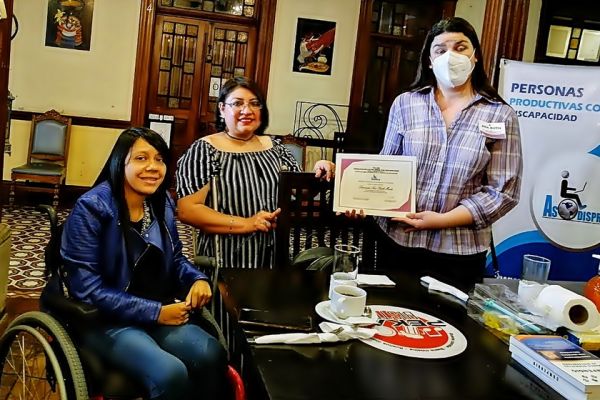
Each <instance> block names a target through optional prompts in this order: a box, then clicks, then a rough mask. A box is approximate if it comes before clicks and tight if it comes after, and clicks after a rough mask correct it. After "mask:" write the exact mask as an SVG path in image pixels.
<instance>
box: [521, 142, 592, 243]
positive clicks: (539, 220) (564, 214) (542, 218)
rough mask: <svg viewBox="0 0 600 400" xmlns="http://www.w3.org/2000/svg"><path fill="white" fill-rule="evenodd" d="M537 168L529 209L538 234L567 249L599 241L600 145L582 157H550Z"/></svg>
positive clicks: (574, 155)
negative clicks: (537, 174) (538, 169)
mask: <svg viewBox="0 0 600 400" xmlns="http://www.w3.org/2000/svg"><path fill="white" fill-rule="evenodd" d="M540 171H541V172H540V175H539V176H538V178H537V179H536V182H535V186H534V189H533V194H532V199H531V211H532V214H533V219H534V222H535V224H536V225H537V227H538V228H539V230H540V231H541V233H542V234H543V235H544V236H546V238H547V239H548V240H550V241H551V242H553V243H555V244H556V245H558V246H560V247H563V248H567V249H573V250H585V249H589V248H592V247H595V246H597V245H598V244H600V182H599V181H600V179H599V177H598V171H600V146H598V147H597V148H596V149H594V150H592V151H591V152H589V153H587V154H585V155H584V156H583V157H582V156H581V155H580V154H577V155H576V154H563V155H559V156H557V157H554V158H552V159H549V160H548V161H547V163H546V164H545V165H544V166H543V167H542V168H540Z"/></svg>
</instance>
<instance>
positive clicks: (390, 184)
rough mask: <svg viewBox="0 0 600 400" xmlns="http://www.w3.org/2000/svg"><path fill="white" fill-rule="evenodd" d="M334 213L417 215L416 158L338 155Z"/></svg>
mask: <svg viewBox="0 0 600 400" xmlns="http://www.w3.org/2000/svg"><path fill="white" fill-rule="evenodd" d="M335 164H336V166H337V167H336V174H335V182H334V190H333V211H339V212H344V211H346V210H352V209H355V210H357V211H358V210H361V209H362V210H364V212H365V214H367V215H378V216H382V217H403V216H404V215H406V213H410V212H415V209H416V196H415V188H416V182H417V159H416V158H415V157H409V156H384V155H375V154H351V153H338V154H337V155H336V159H335Z"/></svg>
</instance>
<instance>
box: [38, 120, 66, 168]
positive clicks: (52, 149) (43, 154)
mask: <svg viewBox="0 0 600 400" xmlns="http://www.w3.org/2000/svg"><path fill="white" fill-rule="evenodd" d="M70 133H71V119H70V118H67V117H63V116H62V115H60V114H59V113H58V112H57V111H55V110H50V111H47V112H45V113H44V114H41V115H34V116H33V118H32V121H31V140H30V145H29V162H33V161H50V162H57V163H61V164H63V165H66V160H67V154H68V148H69V136H70Z"/></svg>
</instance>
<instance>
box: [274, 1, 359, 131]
mask: <svg viewBox="0 0 600 400" xmlns="http://www.w3.org/2000/svg"><path fill="white" fill-rule="evenodd" d="M359 11H360V0H328V1H323V0H302V1H298V0H279V1H278V2H277V12H276V14H275V32H274V35H273V52H272V55H271V70H270V75H269V92H268V98H267V102H268V104H269V112H270V119H271V122H270V127H269V129H268V132H269V133H272V134H288V133H292V130H293V128H294V112H295V107H296V101H297V100H304V101H312V102H319V103H330V104H348V103H349V101H350V88H351V85H352V71H353V68H354V49H355V45H356V32H357V29H358V17H359ZM300 17H301V18H310V19H320V20H326V21H335V22H336V23H337V25H336V33H335V42H334V46H333V60H332V69H331V75H317V74H305V73H301V72H292V64H293V55H294V50H295V49H294V41H295V39H296V23H297V20H298V18H300Z"/></svg>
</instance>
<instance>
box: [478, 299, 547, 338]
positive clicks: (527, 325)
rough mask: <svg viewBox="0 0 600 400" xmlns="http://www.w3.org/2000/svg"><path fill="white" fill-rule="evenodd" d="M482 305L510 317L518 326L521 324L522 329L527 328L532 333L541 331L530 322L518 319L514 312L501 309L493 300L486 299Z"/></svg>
mask: <svg viewBox="0 0 600 400" xmlns="http://www.w3.org/2000/svg"><path fill="white" fill-rule="evenodd" d="M483 305H484V306H486V307H489V308H491V309H492V310H495V311H498V312H499V313H502V314H504V315H506V316H508V317H511V318H512V319H514V320H515V321H517V322H518V323H519V324H521V325H522V326H523V327H524V328H528V329H531V330H532V331H534V332H536V333H540V332H541V331H542V329H541V328H539V327H537V326H536V325H534V324H533V323H532V322H529V321H527V320H526V319H523V318H521V317H519V316H518V315H517V314H515V313H514V312H512V311H510V310H508V309H506V308H504V307H502V306H501V305H499V304H498V303H496V302H495V301H494V300H492V299H486V300H485V301H484V302H483Z"/></svg>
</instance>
